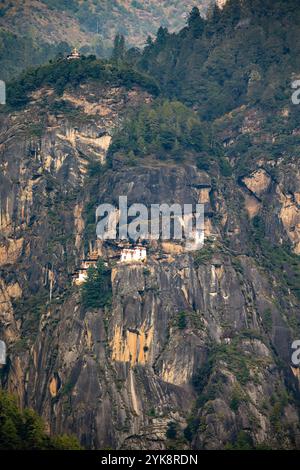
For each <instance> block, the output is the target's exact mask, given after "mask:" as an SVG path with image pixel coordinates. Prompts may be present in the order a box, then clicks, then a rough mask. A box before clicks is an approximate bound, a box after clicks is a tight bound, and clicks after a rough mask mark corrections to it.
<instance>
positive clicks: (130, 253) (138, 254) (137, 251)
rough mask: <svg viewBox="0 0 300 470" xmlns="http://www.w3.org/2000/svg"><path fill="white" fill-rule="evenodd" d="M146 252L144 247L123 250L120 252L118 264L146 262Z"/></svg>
mask: <svg viewBox="0 0 300 470" xmlns="http://www.w3.org/2000/svg"><path fill="white" fill-rule="evenodd" d="M146 259H147V250H146V248H145V247H144V246H135V247H133V248H123V249H122V251H121V258H120V263H134V262H136V261H146Z"/></svg>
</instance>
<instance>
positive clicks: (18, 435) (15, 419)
mask: <svg viewBox="0 0 300 470" xmlns="http://www.w3.org/2000/svg"><path fill="white" fill-rule="evenodd" d="M80 449H81V447H80V445H79V443H78V441H77V439H76V438H75V437H73V436H67V435H61V436H54V437H49V436H48V435H47V434H46V432H45V424H44V422H43V420H42V419H41V418H40V416H39V415H38V414H37V413H36V412H35V411H33V410H32V409H29V408H26V409H25V410H23V411H21V410H20V409H19V407H18V405H17V400H16V398H15V397H14V396H13V395H11V394H9V393H7V392H5V391H3V390H0V450H80Z"/></svg>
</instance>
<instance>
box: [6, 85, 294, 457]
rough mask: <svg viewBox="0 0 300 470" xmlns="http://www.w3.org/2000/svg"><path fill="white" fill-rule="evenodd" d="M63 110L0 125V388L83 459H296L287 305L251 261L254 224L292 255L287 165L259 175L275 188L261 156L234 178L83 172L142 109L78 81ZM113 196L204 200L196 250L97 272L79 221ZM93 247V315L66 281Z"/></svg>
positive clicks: (50, 107)
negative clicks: (277, 453) (71, 439)
mask: <svg viewBox="0 0 300 470" xmlns="http://www.w3.org/2000/svg"><path fill="white" fill-rule="evenodd" d="M63 100H64V105H62V104H61V105H60V104H59V103H61V100H60V99H59V98H57V97H56V96H55V95H54V93H53V91H52V90H51V89H43V90H41V91H40V92H38V93H35V94H34V95H33V96H32V100H31V103H30V105H29V106H28V107H27V108H26V109H24V110H23V111H18V112H14V113H12V114H10V115H4V114H2V115H1V135H0V158H1V173H0V178H1V184H0V191H1V211H0V215H1V217H0V222H1V239H0V268H1V282H0V297H1V302H0V328H1V336H2V337H3V339H4V340H5V341H6V343H7V344H8V350H9V364H8V366H7V367H6V369H5V370H4V371H2V382H3V385H5V386H7V387H8V388H9V389H10V390H11V391H14V392H16V393H17V395H18V396H19V399H20V403H21V404H22V405H25V404H26V405H30V406H33V407H34V408H35V409H36V410H37V411H38V412H39V413H40V414H42V415H43V416H44V418H45V419H46V422H47V423H48V426H49V430H50V431H51V432H62V431H68V432H72V433H74V434H76V435H77V436H79V438H80V440H81V443H82V444H83V445H85V446H87V447H91V448H104V447H106V448H107V447H111V448H122V449H125V448H126V449H128V448H129V449H130V448H145V449H164V448H167V447H172V446H173V447H175V448H180V447H182V448H197V449H198V448H209V449H211V448H224V447H225V446H226V445H227V444H228V443H235V442H237V441H238V440H239V439H243V438H244V436H245V435H246V436H247V439H249V440H250V441H252V444H253V445H255V446H257V445H260V444H263V445H269V446H272V447H274V448H276V447H282V446H283V447H285V448H294V447H297V446H298V447H299V445H300V443H299V441H298V439H299V438H298V436H299V429H298V426H299V416H298V411H299V402H298V399H299V382H298V378H297V375H298V374H297V370H296V369H292V368H291V367H290V357H291V343H292V340H293V339H294V338H296V337H297V332H298V331H299V330H298V328H299V326H298V325H299V312H298V300H297V298H296V297H295V293H294V291H293V290H292V288H291V287H290V286H289V284H288V283H286V279H285V278H284V279H283V278H282V277H280V276H279V274H278V273H277V271H275V270H274V269H272V268H270V267H269V268H267V267H266V265H265V264H264V263H263V261H262V260H263V258H260V257H259V256H257V255H256V253H255V250H254V249H253V243H256V244H257V243H258V241H257V239H255V241H254V238H253V237H255V236H256V237H257V236H258V235H257V234H256V235H255V234H253V223H252V222H253V220H258V218H260V219H263V220H264V226H265V233H266V234H267V237H270V239H272V242H274V243H276V244H278V246H280V244H283V243H288V242H290V243H291V245H292V247H293V250H294V252H295V253H299V236H300V232H299V223H300V216H299V210H300V208H299V202H300V201H299V194H300V174H299V165H297V163H296V162H295V161H293V159H292V158H291V160H290V161H289V162H280V161H279V162H278V163H276V165H275V164H272V165H273V166H274V165H275V166H276V178H275V177H274V172H272V171H270V162H267V161H263V160H262V161H260V162H259V163H258V164H257V167H256V168H255V169H254V170H251V171H250V172H249V174H247V175H246V176H245V177H243V178H242V179H241V180H238V181H237V180H236V179H235V177H234V176H232V177H228V178H224V177H222V176H220V175H219V174H215V175H213V176H212V175H209V174H207V173H205V172H203V171H199V170H198V169H197V168H196V167H195V166H194V164H193V162H189V161H188V159H187V161H186V163H183V164H175V163H168V162H159V161H154V160H151V159H150V158H149V159H148V158H145V160H144V161H143V162H141V164H138V165H137V166H133V167H130V166H125V165H122V162H120V161H117V160H116V161H114V163H113V168H111V169H107V170H105V171H103V172H101V168H99V165H98V166H97V172H96V175H95V172H94V174H93V172H92V171H91V168H92V167H93V165H95V162H98V163H99V162H102V163H104V162H105V159H106V153H107V149H108V146H109V143H110V139H111V135H112V133H113V131H114V128H115V127H116V126H117V125H118V124H119V122H120V120H121V119H122V116H123V115H124V113H126V112H128V110H129V108H132V107H133V108H134V107H136V106H138V105H139V104H141V103H142V102H145V101H149V100H151V97H150V96H149V95H147V94H146V93H145V92H142V91H141V90H139V89H134V90H131V91H129V92H128V91H125V89H122V88H110V87H109V86H106V87H101V88H99V86H96V85H93V84H92V83H90V84H88V85H84V86H81V87H79V88H78V89H77V90H76V91H74V90H69V91H68V92H65V94H64V96H63ZM71 105H72V106H73V107H74V106H75V107H76V112H75V113H74V108H72V107H71ZM68 106H69V107H68ZM245 122H246V116H245ZM41 123H42V125H41ZM244 124H245V123H244ZM228 132H229V133H230V129H229V130H228ZM240 132H242V130H241V131H240ZM231 137H232V138H233V139H234V136H231ZM120 195H127V196H128V203H129V204H131V203H133V202H140V203H144V204H146V205H148V206H149V205H150V204H151V203H158V202H159V203H161V202H165V203H174V202H178V203H180V204H187V203H194V204H195V203H197V202H203V203H205V227H206V242H205V245H204V248H203V249H202V250H200V251H199V252H186V251H185V250H184V248H183V247H182V246H181V245H180V244H178V243H177V244H176V243H175V242H168V243H167V242H165V243H157V244H155V243H154V242H153V243H152V245H151V246H150V247H149V248H148V258H147V262H146V263H144V264H138V263H137V264H117V263H111V259H112V257H113V256H114V255H116V254H117V253H118V251H117V247H116V246H115V245H114V244H113V243H106V244H100V243H98V244H97V243H96V242H95V238H96V234H95V228H96V227H95V226H94V222H93V218H92V222H91V220H90V219H89V216H90V211H92V214H94V209H95V204H96V205H97V204H99V203H101V202H110V203H113V204H116V203H117V201H118V197H119V196H120ZM92 250H98V253H99V254H101V255H102V256H103V257H104V259H106V260H107V261H108V262H109V263H111V281H112V291H113V296H112V305H111V307H106V308H105V309H96V310H95V309H94V310H87V309H84V308H83V306H82V304H81V298H80V291H79V288H78V287H76V286H74V285H72V273H73V272H74V270H75V269H76V268H77V267H79V265H80V262H81V259H82V258H83V257H84V254H85V255H87V254H88V252H89V251H92ZM170 423H175V424H173V426H174V427H175V428H176V433H175V434H176V436H174V434H173V435H172V433H170V432H169V433H166V431H167V430H168V429H170Z"/></svg>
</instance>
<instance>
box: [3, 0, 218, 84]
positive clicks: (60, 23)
mask: <svg viewBox="0 0 300 470" xmlns="http://www.w3.org/2000/svg"><path fill="white" fill-rule="evenodd" d="M195 3H197V5H198V6H199V7H200V8H201V9H202V11H203V12H204V11H205V10H206V7H207V5H208V3H209V1H208V0H203V1H199V2H194V1H192V0H184V1H182V0H181V1H179V0H174V1H172V2H170V1H165V0H164V1H161V2H158V1H157V0H147V1H143V2H138V1H135V0H133V1H130V0H115V1H113V2H112V1H111V0H109V1H108V0H96V1H90V0H89V1H84V2H82V1H77V0H72V1H57V0H44V1H38V0H25V1H22V2H19V1H2V2H0V45H1V47H0V63H1V69H2V71H1V78H2V79H5V80H7V79H8V78H10V77H11V75H13V74H16V73H18V72H20V70H22V69H24V68H27V67H29V66H30V65H37V64H40V63H43V62H45V61H46V60H49V59H50V58H53V57H55V55H56V54H57V53H58V52H59V51H61V52H65V51H66V50H69V49H70V47H74V46H76V47H78V48H83V50H84V51H89V52H95V53H97V54H98V55H100V56H107V55H108V54H109V53H110V51H111V48H112V43H113V38H114V36H115V35H116V34H117V33H122V34H124V36H125V38H126V40H127V42H128V44H129V45H130V46H135V47H140V46H143V45H144V44H145V42H146V38H147V36H148V35H149V34H152V35H153V34H155V33H156V31H157V29H158V28H159V27H160V26H161V25H164V26H168V27H169V28H170V30H179V29H180V28H181V27H183V26H184V24H185V21H186V14H187V12H188V11H189V10H190V9H191V8H192V6H194V4H195ZM12 53H13V57H12V56H11V55H12Z"/></svg>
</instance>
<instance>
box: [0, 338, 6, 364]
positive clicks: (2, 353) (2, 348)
mask: <svg viewBox="0 0 300 470" xmlns="http://www.w3.org/2000/svg"><path fill="white" fill-rule="evenodd" d="M5 364H6V344H5V343H4V341H0V367H2V366H5Z"/></svg>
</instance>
